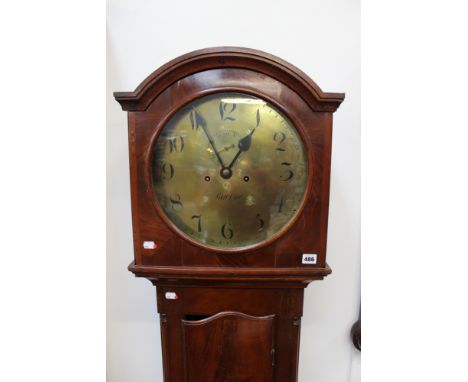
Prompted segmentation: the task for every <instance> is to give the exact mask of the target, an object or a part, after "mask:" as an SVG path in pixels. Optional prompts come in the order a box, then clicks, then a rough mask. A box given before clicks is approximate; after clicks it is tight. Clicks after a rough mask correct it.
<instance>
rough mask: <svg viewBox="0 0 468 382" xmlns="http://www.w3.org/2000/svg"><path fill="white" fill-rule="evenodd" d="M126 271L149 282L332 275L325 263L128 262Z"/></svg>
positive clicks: (298, 278) (304, 279)
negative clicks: (277, 265) (313, 265)
mask: <svg viewBox="0 0 468 382" xmlns="http://www.w3.org/2000/svg"><path fill="white" fill-rule="evenodd" d="M128 270H129V271H130V272H132V273H133V274H134V275H135V276H136V277H146V278H148V279H150V280H158V279H180V280H218V281H230V282H232V281H262V282H266V281H275V282H281V281H284V282H289V281H300V282H303V283H308V282H310V281H313V280H322V279H323V278H324V277H326V276H328V275H329V274H330V273H331V272H332V270H331V268H330V266H329V265H328V264H326V266H325V267H324V268H239V267H222V268H220V267H168V266H153V265H136V264H135V262H134V261H132V262H131V263H130V265H129V266H128Z"/></svg>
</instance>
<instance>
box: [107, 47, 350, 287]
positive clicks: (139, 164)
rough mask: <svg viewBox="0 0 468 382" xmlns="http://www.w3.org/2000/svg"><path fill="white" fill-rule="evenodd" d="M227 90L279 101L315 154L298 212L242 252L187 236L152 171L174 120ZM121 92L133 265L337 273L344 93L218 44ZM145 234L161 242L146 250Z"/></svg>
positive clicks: (170, 270)
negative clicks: (331, 235) (335, 213)
mask: <svg viewBox="0 0 468 382" xmlns="http://www.w3.org/2000/svg"><path fill="white" fill-rule="evenodd" d="M220 92H238V93H245V94H249V95H252V96H255V97H259V98H262V99H264V100H266V101H267V102H269V103H270V104H272V105H273V106H275V107H276V108H277V109H278V110H280V111H281V112H282V113H284V114H285V115H286V116H287V117H288V118H289V119H290V121H291V122H292V123H293V125H294V126H295V127H296V129H297V131H298V133H299V134H300V137H301V139H302V141H303V144H304V147H305V150H306V153H307V159H308V174H309V179H308V185H307V190H306V195H305V198H304V201H303V203H302V205H301V207H300V209H299V212H298V213H297V214H296V216H295V218H294V219H293V220H292V221H291V222H290V224H288V225H287V226H286V227H285V228H284V229H283V231H281V232H280V233H279V235H277V236H275V237H273V238H271V239H270V240H267V241H266V242H263V243H261V244H260V245H257V246H254V247H251V248H247V249H244V250H240V251H235V252H232V251H223V250H213V249H211V248H206V247H204V246H203V245H200V244H198V243H197V242H195V241H192V240H190V239H187V238H186V237H183V236H182V235H181V234H180V233H179V232H178V231H177V229H175V227H174V226H173V225H172V223H171V222H170V221H169V220H168V219H167V218H166V217H165V215H164V214H163V213H162V212H161V210H160V208H159V206H158V203H157V202H155V198H154V194H153V190H152V178H151V173H150V169H151V160H152V157H151V156H152V148H153V145H154V143H155V141H156V139H157V137H158V135H159V133H160V132H161V130H162V128H163V127H164V126H165V124H166V123H167V121H168V120H169V119H170V118H171V117H172V116H173V115H174V114H175V113H176V112H177V111H178V110H180V109H181V108H183V107H184V106H185V105H187V104H188V103H190V102H192V101H193V100H195V99H197V98H199V97H202V96H205V95H208V94H213V93H220ZM114 95H115V98H116V100H117V101H118V102H119V103H120V104H121V105H122V108H123V109H124V110H127V111H128V126H129V153H130V177H131V195H132V220H133V237H134V249H135V251H134V253H135V260H134V264H133V265H132V266H131V270H132V271H134V272H135V273H136V274H138V275H141V276H145V275H146V274H148V272H149V273H153V272H155V271H157V272H162V273H167V274H168V275H170V274H173V275H181V274H183V273H185V272H184V270H187V271H188V270H189V269H190V273H192V272H195V273H197V274H198V276H199V277H205V276H206V277H208V276H210V277H224V276H226V275H227V274H229V273H230V272H231V268H232V269H236V272H237V273H238V272H239V271H240V272H241V273H242V272H243V274H244V276H245V277H247V278H248V277H249V275H250V276H254V275H256V276H258V275H261V274H262V273H263V274H265V275H269V276H273V275H281V274H284V273H289V274H290V276H291V277H297V278H308V279H311V277H312V278H322V277H323V276H325V275H326V274H328V273H329V272H330V269H329V268H328V266H327V265H326V258H325V256H326V239H327V224H328V198H329V182H330V160H331V143H332V142H331V141H332V113H333V112H334V111H335V110H336V109H337V108H338V106H339V105H340V103H341V102H342V101H343V99H344V94H341V93H324V92H322V91H321V90H320V88H319V87H318V86H317V85H316V84H315V83H314V82H313V81H312V80H311V79H310V78H308V77H307V76H306V75H305V74H304V73H303V72H301V71H300V70H299V69H297V68H295V67H294V66H292V65H291V64H289V63H287V62H285V61H283V60H281V59H279V58H277V57H274V56H272V55H269V54H266V53H263V52H259V51H256V50H252V49H245V48H211V49H204V50H200V51H195V52H192V53H189V54H186V55H184V56H181V57H179V58H177V59H175V60H173V61H171V62H169V63H168V64H166V65H164V66H163V67H161V68H160V69H158V70H157V71H155V72H154V73H152V74H151V75H150V76H149V77H148V78H147V79H146V80H144V81H143V82H142V84H141V85H140V86H139V87H138V88H137V89H136V90H135V91H134V92H127V93H122V92H117V93H115V94H114ZM144 241H154V242H155V243H156V248H155V249H144V248H143V242H144ZM303 254H317V263H316V264H313V265H304V264H302V256H303ZM158 268H159V269H158ZM213 272H214V273H213ZM193 274H194V273H192V275H193ZM223 275H224V276H223ZM239 275H240V274H239Z"/></svg>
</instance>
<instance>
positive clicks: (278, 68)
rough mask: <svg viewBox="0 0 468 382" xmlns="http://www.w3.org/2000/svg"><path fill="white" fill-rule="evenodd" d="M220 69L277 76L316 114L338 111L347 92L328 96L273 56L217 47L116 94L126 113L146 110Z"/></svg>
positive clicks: (176, 62) (178, 61)
mask: <svg viewBox="0 0 468 382" xmlns="http://www.w3.org/2000/svg"><path fill="white" fill-rule="evenodd" d="M219 68H241V69H247V70H253V71H256V72H258V73H262V74H265V75H267V76H270V77H273V78H275V79H277V80H279V81H280V82H282V83H284V84H285V85H286V86H288V87H289V88H291V89H292V90H294V91H295V92H296V93H297V94H299V95H300V96H301V97H302V98H303V99H304V101H305V102H307V104H308V105H309V106H310V108H311V109H312V110H314V111H323V112H334V111H335V110H336V109H337V108H338V107H339V106H340V104H341V102H342V101H343V100H344V97H345V95H344V93H325V92H323V91H322V90H321V89H320V87H319V86H318V85H317V84H316V83H315V82H314V81H313V80H312V79H311V78H309V77H308V76H307V75H306V74H305V73H304V72H302V71H301V70H300V69H298V68H296V67H295V66H293V65H291V64H290V63H288V62H286V61H284V60H282V59H280V58H278V57H276V56H273V55H271V54H268V53H265V52H262V51H259V50H255V49H247V48H237V47H217V48H208V49H201V50H196V51H194V52H191V53H187V54H184V55H183V56H180V57H178V58H175V59H174V60H172V61H170V62H168V63H167V64H165V65H163V66H162V67H161V68H159V69H157V70H156V71H154V72H153V73H151V74H150V75H149V76H148V77H147V78H146V79H145V80H144V81H143V82H142V83H141V84H140V85H139V86H138V87H137V88H136V89H135V91H133V92H115V93H114V97H115V99H116V100H117V101H118V102H119V103H120V105H121V106H122V109H123V110H126V111H145V110H146V109H147V108H148V107H149V106H150V105H151V103H152V102H153V101H154V99H155V98H157V97H158V95H159V94H161V93H162V92H163V91H164V90H165V89H166V88H167V87H169V86H171V85H172V84H174V83H175V82H177V81H178V80H180V79H182V78H184V77H187V76H189V75H192V74H194V73H198V72H202V71H206V70H210V69H219Z"/></svg>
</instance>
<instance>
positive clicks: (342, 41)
mask: <svg viewBox="0 0 468 382" xmlns="http://www.w3.org/2000/svg"><path fill="white" fill-rule="evenodd" d="M222 45H225V46H226V45H228V46H244V47H250V48H255V49H260V50H264V51H266V52H269V53H272V54H275V55H277V56H279V57H281V58H283V59H285V60H287V61H289V62H291V63H292V64H294V65H296V66H298V67H299V68H300V69H302V70H303V71H305V72H306V73H307V74H308V75H309V76H310V77H311V78H312V79H313V80H314V81H315V82H317V84H318V85H319V86H320V87H321V88H322V89H323V90H324V91H337V92H345V93H346V99H345V101H344V103H343V104H342V105H341V107H340V108H339V109H338V111H337V112H336V113H335V117H334V126H335V127H334V134H333V140H334V141H333V158H332V176H331V199H330V219H329V235H328V255H327V259H328V263H329V264H330V265H331V267H332V269H333V273H332V275H330V276H329V277H328V278H326V279H325V280H324V281H321V282H316V283H312V284H311V285H310V286H309V287H308V288H307V289H306V294H305V296H306V297H305V306H304V317H303V320H302V336H301V355H300V368H299V369H300V370H299V381H300V382H315V381H316V382H358V381H359V380H360V354H359V353H358V352H357V351H356V350H354V348H353V347H352V343H351V341H350V337H349V330H350V328H351V326H352V324H353V323H354V321H355V320H356V318H357V317H358V310H359V301H360V3H359V0H327V1H324V0H309V1H307V0H301V1H298V0H289V1H284V0H280V1H278V0H260V1H258V0H257V1H254V0H235V1H225V2H221V1H208V0H198V1H191V2H189V1H186V2H181V1H144V0H108V2H107V249H108V255H107V373H108V381H109V382H156V381H162V364H161V348H160V347H161V344H160V334H159V319H158V316H157V312H156V295H155V288H154V287H153V286H152V285H151V284H150V283H149V282H148V281H147V280H145V279H136V278H134V277H133V275H132V274H131V273H130V272H128V271H127V269H126V267H127V265H128V264H129V263H130V261H131V260H132V258H133V248H132V231H131V215H130V191H129V170H128V148H127V120H126V113H125V112H123V111H122V110H121V109H120V106H119V105H118V103H117V102H115V101H114V99H113V96H112V92H113V91H120V90H123V91H126V90H133V89H135V87H136V86H137V85H138V84H139V83H140V82H141V81H142V80H143V79H144V78H145V77H146V76H147V75H148V74H150V73H151V72H152V71H153V70H155V69H156V68H158V67H159V66H160V65H162V64H164V63H165V62H167V61H169V60H170V59H172V58H175V57H177V56H179V55H181V54H184V53H187V52H189V51H192V50H195V49H200V48H206V47H212V46H222Z"/></svg>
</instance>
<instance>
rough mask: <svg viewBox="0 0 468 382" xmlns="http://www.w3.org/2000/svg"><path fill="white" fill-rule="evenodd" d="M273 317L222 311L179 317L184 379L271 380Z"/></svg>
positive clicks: (264, 381)
mask: <svg viewBox="0 0 468 382" xmlns="http://www.w3.org/2000/svg"><path fill="white" fill-rule="evenodd" d="M274 319H275V316H273V315H271V316H266V317H256V316H250V315H246V314H244V313H239V312H222V313H218V314H216V315H213V316H210V317H208V318H206V319H203V320H197V321H193V320H182V327H183V351H184V370H185V380H186V381H190V382H206V381H255V382H270V381H272V380H273V370H274V353H275V346H274V323H275V321H274Z"/></svg>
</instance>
